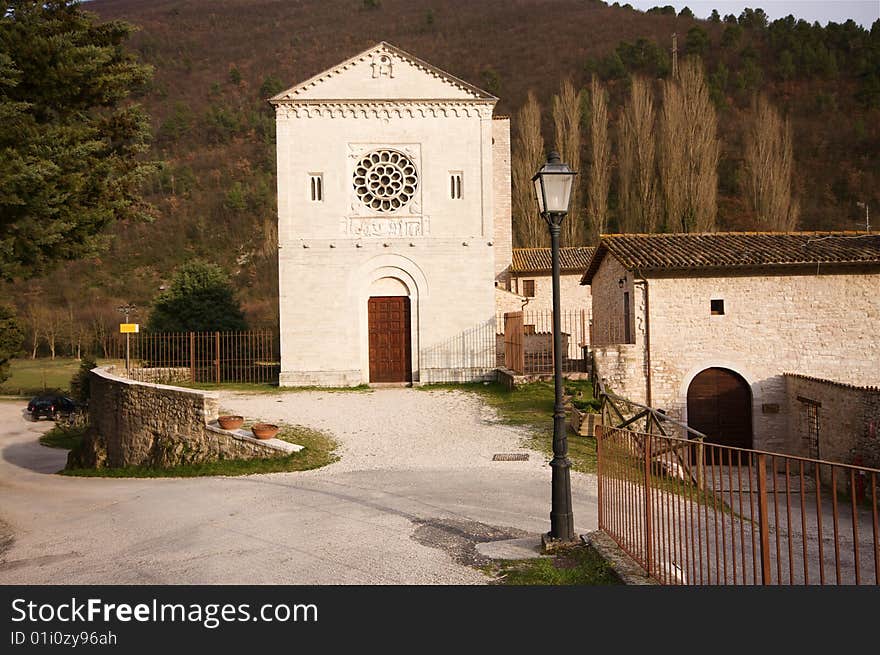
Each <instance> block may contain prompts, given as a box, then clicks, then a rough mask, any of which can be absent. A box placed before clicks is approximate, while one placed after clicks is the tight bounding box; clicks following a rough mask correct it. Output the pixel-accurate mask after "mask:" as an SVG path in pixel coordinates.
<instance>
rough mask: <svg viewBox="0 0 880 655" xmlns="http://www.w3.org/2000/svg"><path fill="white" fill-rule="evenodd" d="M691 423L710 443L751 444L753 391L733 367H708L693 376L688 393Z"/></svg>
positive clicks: (689, 423)
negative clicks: (731, 369)
mask: <svg viewBox="0 0 880 655" xmlns="http://www.w3.org/2000/svg"><path fill="white" fill-rule="evenodd" d="M687 406H688V425H689V426H691V427H692V428H694V429H695V430H699V431H700V432H702V433H703V434H705V435H706V436H707V437H708V441H709V442H711V443H716V444H720V445H723V446H733V447H736V448H751V447H752V394H751V391H750V389H749V385H748V383H747V382H746V381H745V380H743V379H742V378H741V377H740V376H739V375H737V374H736V373H734V372H733V371H729V370H727V369H724V368H707V369H706V370H705V371H703V372H701V373H700V374H699V375H697V377H695V378H694V379H693V381H692V382H691V384H690V387H688V394H687Z"/></svg>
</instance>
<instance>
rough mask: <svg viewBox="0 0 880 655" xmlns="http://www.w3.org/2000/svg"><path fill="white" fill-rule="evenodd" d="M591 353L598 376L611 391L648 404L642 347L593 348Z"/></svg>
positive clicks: (609, 346) (620, 345)
mask: <svg viewBox="0 0 880 655" xmlns="http://www.w3.org/2000/svg"><path fill="white" fill-rule="evenodd" d="M590 352H591V353H592V354H593V361H594V362H595V365H596V375H598V376H599V379H600V380H602V383H603V384H604V385H605V387H606V388H607V389H608V390H609V391H613V392H614V393H616V394H617V395H618V396H622V397H624V398H627V399H629V400H632V401H633V402H637V403H644V402H646V398H645V386H646V385H645V358H644V356H643V352H644V349H643V347H642V346H641V345H637V344H612V345H608V346H592V347H591V348H590Z"/></svg>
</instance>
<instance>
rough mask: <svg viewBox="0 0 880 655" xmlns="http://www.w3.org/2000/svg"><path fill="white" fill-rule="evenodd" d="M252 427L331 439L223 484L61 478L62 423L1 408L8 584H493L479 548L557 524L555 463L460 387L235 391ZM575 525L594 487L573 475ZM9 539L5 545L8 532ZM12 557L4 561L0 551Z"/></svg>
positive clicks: (11, 406) (586, 527)
mask: <svg viewBox="0 0 880 655" xmlns="http://www.w3.org/2000/svg"><path fill="white" fill-rule="evenodd" d="M221 403H222V406H223V407H224V408H225V409H228V410H232V411H235V412H236V413H240V414H243V415H245V416H247V417H249V418H260V419H264V420H276V421H284V422H289V423H300V424H303V425H306V426H309V427H314V428H321V429H325V430H327V431H329V432H332V433H333V434H334V436H335V437H336V439H337V440H338V441H339V443H340V449H339V452H340V454H341V456H342V459H341V460H340V461H339V462H337V463H335V464H332V465H330V466H328V467H325V468H322V469H316V470H314V471H302V472H291V473H274V474H269V475H248V476H241V477H228V478H227V477H214V478H183V479H175V478H156V479H107V478H70V477H64V476H59V475H54V472H55V471H58V470H59V469H60V468H61V467H62V466H63V465H64V461H65V458H66V451H63V450H57V449H53V448H46V447H44V446H41V445H40V444H39V443H38V441H37V439H38V438H39V436H40V434H41V433H42V432H44V431H45V430H47V429H48V428H49V427H50V426H51V424H50V423H49V422H48V421H41V422H39V423H34V422H31V421H28V420H26V419H25V417H24V412H23V409H24V403H0V522H5V523H7V524H8V526H9V531H11V535H9V534H2V533H3V529H2V526H0V584H47V583H54V584H76V583H82V584H126V583H131V584H151V583H154V584H198V583H201V584H484V583H486V582H487V581H488V578H487V577H486V576H485V575H484V574H483V573H482V572H481V571H479V570H478V569H476V568H474V567H473V564H478V563H479V561H480V557H479V555H478V554H477V552H476V549H475V547H476V544H477V543H480V542H485V541H493V540H496V539H503V538H505V537H519V536H522V535H524V534H529V535H538V534H540V533H541V532H544V531H546V530H547V528H548V526H549V511H550V467H549V466H547V461H546V458H545V457H544V456H543V455H542V454H540V453H535V452H530V458H529V460H528V461H524V462H493V461H492V455H493V454H494V453H498V452H528V451H526V449H525V448H523V446H522V445H521V444H522V442H523V439H524V437H525V436H526V434H525V431H524V430H522V429H520V428H514V427H511V426H507V425H504V424H502V423H499V422H498V419H497V416H496V415H495V413H494V410H491V409H488V408H485V407H484V406H483V405H482V403H481V402H480V399H479V398H478V397H477V396H475V395H473V394H469V393H464V392H457V391H430V392H429V391H420V390H415V389H382V390H376V391H374V392H371V393H329V392H307V393H284V394H254V395H244V394H235V393H224V394H223V395H222V399H221ZM572 495H573V500H574V512H575V529H576V530H577V531H578V532H580V533H583V532H588V531H590V530H594V529H595V528H596V507H597V505H596V484H595V477H594V476H587V475H581V474H577V473H573V474H572ZM10 536H11V537H12V541H11V542H10V540H9V537H10ZM4 547H5V549H6V550H5V552H3V549H4Z"/></svg>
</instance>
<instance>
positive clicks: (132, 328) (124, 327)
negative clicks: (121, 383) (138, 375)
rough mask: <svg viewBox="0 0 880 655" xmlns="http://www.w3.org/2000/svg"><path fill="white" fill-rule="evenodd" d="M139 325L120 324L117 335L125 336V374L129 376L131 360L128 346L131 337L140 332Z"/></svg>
mask: <svg viewBox="0 0 880 655" xmlns="http://www.w3.org/2000/svg"><path fill="white" fill-rule="evenodd" d="M140 327H141V326H140V325H138V324H137V323H120V324H119V333H120V334H124V335H125V374H126V375H130V374H131V372H130V369H131V359H130V350H129V345H130V343H131V335H132V334H137V333H138V332H140Z"/></svg>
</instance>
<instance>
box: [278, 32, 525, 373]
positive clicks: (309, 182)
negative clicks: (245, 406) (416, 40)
mask: <svg viewBox="0 0 880 655" xmlns="http://www.w3.org/2000/svg"><path fill="white" fill-rule="evenodd" d="M271 102H272V104H273V105H274V106H275V112H276V126H277V129H276V136H277V159H278V242H279V257H278V260H279V287H280V289H279V292H280V332H281V376H280V380H281V384H282V385H312V384H315V385H333V386H336V385H339V386H350V385H358V384H362V383H368V382H373V383H375V382H391V383H407V382H435V381H447V380H469V379H479V378H481V377H486V376H490V375H492V372H493V369H494V367H495V335H494V328H495V283H496V281H500V280H504V278H505V276H506V274H507V269H508V267H509V266H510V259H511V245H512V243H511V221H510V124H509V120H508V119H507V118H503V117H494V116H493V112H494V107H495V104H496V102H497V98H495V97H494V96H492V95H490V94H489V93H486V92H485V91H482V90H480V89H478V88H476V87H474V86H472V85H470V84H468V83H467V82H464V81H462V80H460V79H458V78H456V77H453V76H452V75H450V74H448V73H445V72H443V71H441V70H439V69H437V68H435V67H434V66H432V65H430V64H428V63H426V62H424V61H421V60H419V59H417V58H416V57H413V56H412V55H410V54H408V53H406V52H404V51H402V50H400V49H399V48H396V47H394V46H392V45H389V44H387V43H384V42H383V43H379V44H378V45H376V46H374V47H372V48H370V49H368V50H366V51H364V52H362V53H360V54H358V55H355V56H354V57H352V58H351V59H348V60H347V61H344V62H342V63H341V64H339V65H338V66H335V67H333V68H331V69H330V70H327V71H325V72H323V73H320V74H318V75H316V76H314V77H312V78H311V79H309V80H306V81H305V82H302V83H301V84H298V85H297V86H294V87H293V88H291V89H288V90H287V91H284V92H282V93H280V94H278V95H277V96H275V97H274V98H272V99H271Z"/></svg>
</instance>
